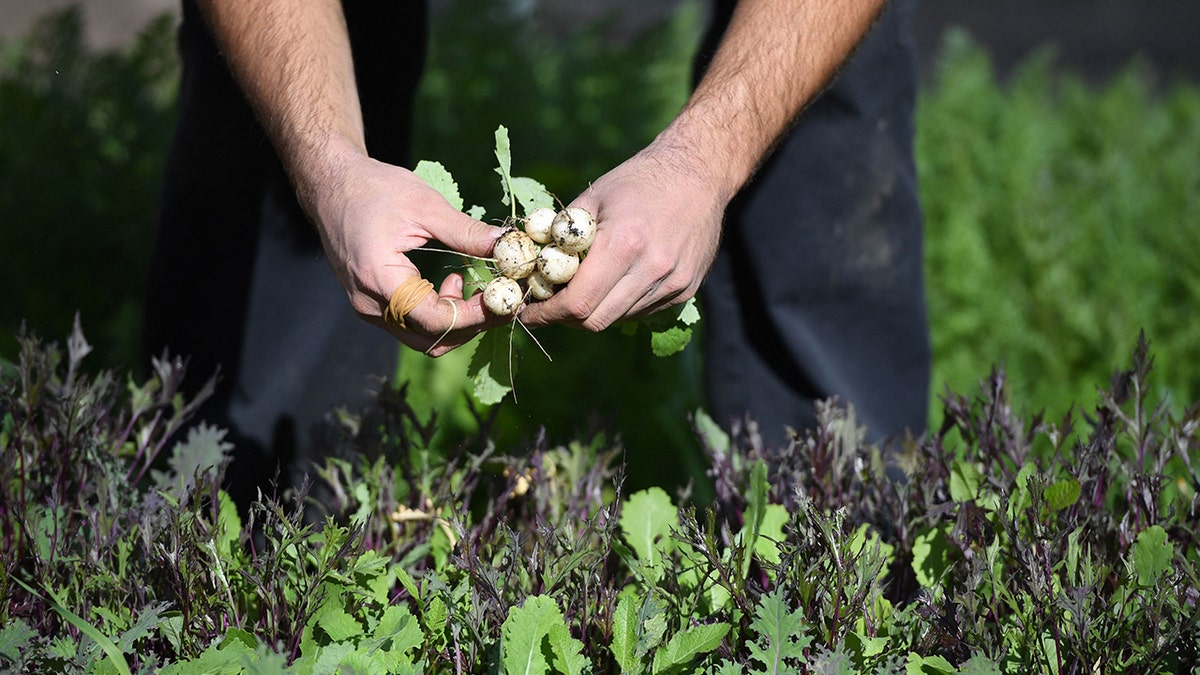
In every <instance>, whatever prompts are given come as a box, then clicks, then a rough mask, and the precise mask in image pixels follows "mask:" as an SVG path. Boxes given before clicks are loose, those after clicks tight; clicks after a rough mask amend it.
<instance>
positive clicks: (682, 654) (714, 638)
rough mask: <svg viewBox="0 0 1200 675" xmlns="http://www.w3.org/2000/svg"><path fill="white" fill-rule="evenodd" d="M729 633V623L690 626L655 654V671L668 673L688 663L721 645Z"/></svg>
mask: <svg viewBox="0 0 1200 675" xmlns="http://www.w3.org/2000/svg"><path fill="white" fill-rule="evenodd" d="M728 633H729V624H727V623H713V624H703V625H700V626H689V627H687V628H684V629H683V630H681V631H679V632H678V633H676V634H674V635H672V636H671V639H670V640H668V641H667V644H666V646H665V647H663V648H662V649H660V650H658V651H657V652H655V654H654V672H655V673H667V672H670V671H672V670H673V669H676V668H681V667H683V666H686V665H688V664H689V663H691V662H692V661H694V660H695V659H696V657H698V656H700V655H702V654H707V653H708V652H711V651H712V650H714V649H716V648H717V647H720V646H721V640H724V639H725V635H726V634H728Z"/></svg>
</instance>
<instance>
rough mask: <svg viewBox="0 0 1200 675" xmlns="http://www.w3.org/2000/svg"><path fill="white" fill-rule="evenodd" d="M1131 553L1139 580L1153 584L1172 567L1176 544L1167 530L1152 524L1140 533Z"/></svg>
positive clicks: (1142, 583)
mask: <svg viewBox="0 0 1200 675" xmlns="http://www.w3.org/2000/svg"><path fill="white" fill-rule="evenodd" d="M1130 555H1131V556H1132V558H1133V570H1134V574H1135V576H1136V578H1137V582H1138V583H1139V584H1141V585H1142V586H1152V585H1154V583H1155V582H1156V581H1158V579H1159V577H1161V576H1162V575H1163V574H1164V573H1166V572H1167V570H1169V569H1171V561H1172V560H1174V558H1175V545H1174V544H1173V543H1172V542H1170V541H1169V540H1168V539H1167V531H1166V530H1164V529H1163V528H1162V527H1161V526H1159V525H1152V526H1150V527H1148V528H1146V529H1144V530H1142V531H1141V532H1139V533H1138V536H1137V540H1136V541H1134V542H1133V546H1132V547H1131V549H1130Z"/></svg>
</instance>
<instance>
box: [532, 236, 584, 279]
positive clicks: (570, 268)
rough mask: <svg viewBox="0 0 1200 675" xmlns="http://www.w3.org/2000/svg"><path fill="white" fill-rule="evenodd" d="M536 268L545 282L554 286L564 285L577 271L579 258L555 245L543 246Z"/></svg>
mask: <svg viewBox="0 0 1200 675" xmlns="http://www.w3.org/2000/svg"><path fill="white" fill-rule="evenodd" d="M537 268H538V272H539V273H540V274H541V275H542V277H543V278H544V279H545V280H546V281H548V282H550V283H552V284H555V285H558V284H565V283H567V282H568V281H570V280H571V277H574V276H575V272H576V271H577V270H578V269H579V256H578V255H576V254H574V253H568V252H566V251H564V250H562V248H560V247H559V246H558V245H556V244H551V245H549V246H543V247H542V253H541V255H540V256H538V261H537Z"/></svg>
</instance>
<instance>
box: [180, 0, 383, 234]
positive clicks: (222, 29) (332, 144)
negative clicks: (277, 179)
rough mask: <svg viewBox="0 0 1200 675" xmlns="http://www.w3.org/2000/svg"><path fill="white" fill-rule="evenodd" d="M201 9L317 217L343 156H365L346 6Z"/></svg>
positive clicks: (291, 0) (294, 0)
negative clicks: (320, 200)
mask: <svg viewBox="0 0 1200 675" xmlns="http://www.w3.org/2000/svg"><path fill="white" fill-rule="evenodd" d="M200 5H201V8H202V9H203V11H204V14H205V16H206V18H207V19H208V22H209V25H210V27H211V29H212V31H213V33H214V35H215V36H216V38H217V41H218V44H219V45H220V47H221V50H222V52H223V55H224V57H225V59H226V61H227V62H228V64H229V67H230V69H231V71H232V72H233V74H234V77H235V78H236V79H237V81H238V83H239V85H240V86H241V88H242V90H243V92H244V93H245V94H246V96H247V98H248V99H249V101H250V103H251V104H252V105H253V106H254V109H255V112H256V113H257V116H258V118H259V121H260V123H261V124H262V125H263V127H264V129H265V130H266V131H267V134H268V135H269V137H270V139H271V142H272V143H273V144H274V146H275V148H276V150H277V152H278V153H279V155H280V158H281V159H282V161H283V163H284V166H285V167H286V169H287V171H288V173H289V175H290V176H291V178H292V180H293V182H294V183H295V186H296V189H297V192H298V194H299V197H300V200H301V202H302V204H303V205H304V206H305V208H306V209H308V210H309V211H310V213H312V211H314V210H315V209H316V208H317V204H316V202H317V201H318V200H317V195H318V194H319V193H320V192H321V191H322V190H323V189H324V188H325V187H327V186H329V185H332V184H336V183H337V182H338V181H339V180H340V176H339V174H338V172H339V168H340V166H341V161H340V160H339V158H340V157H343V156H344V155H345V154H346V153H354V152H361V153H365V143H364V140H363V138H364V134H363V124H362V113H361V111H360V109H359V103H358V94H357V89H356V86H355V81H354V64H353V60H352V57H351V52H350V41H349V37H348V34H347V30H346V25H345V17H344V16H343V14H342V8H341V3H340V2H339V1H338V0H257V1H249V0H201V3H200ZM313 215H314V216H316V214H315V213H314V214H313Z"/></svg>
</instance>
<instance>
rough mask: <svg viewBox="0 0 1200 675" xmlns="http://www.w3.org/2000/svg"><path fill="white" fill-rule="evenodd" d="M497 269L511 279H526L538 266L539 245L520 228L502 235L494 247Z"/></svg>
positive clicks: (493, 254)
mask: <svg viewBox="0 0 1200 675" xmlns="http://www.w3.org/2000/svg"><path fill="white" fill-rule="evenodd" d="M492 257H493V258H495V259H496V269H497V270H498V271H499V272H500V274H501V275H503V276H506V277H508V278H509V279H524V278H525V277H527V276H529V274H530V273H531V272H533V270H534V268H535V267H536V266H537V259H538V246H537V244H536V243H534V241H533V240H532V239H530V238H529V235H527V234H525V233H524V232H522V231H520V230H509V231H508V232H505V233H504V234H502V235H500V238H499V239H497V240H496V245H495V247H494V248H493V249H492Z"/></svg>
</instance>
